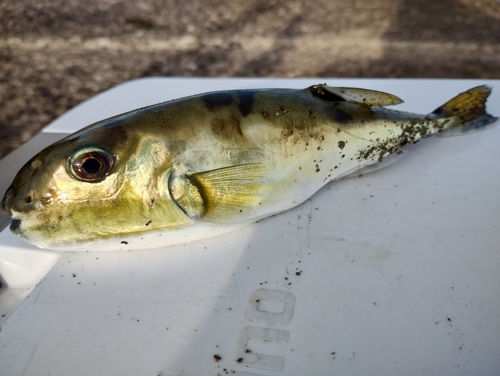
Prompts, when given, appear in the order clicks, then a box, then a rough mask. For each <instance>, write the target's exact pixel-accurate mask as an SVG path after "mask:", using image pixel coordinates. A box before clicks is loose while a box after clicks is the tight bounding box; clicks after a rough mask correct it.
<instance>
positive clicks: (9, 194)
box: [2, 188, 14, 217]
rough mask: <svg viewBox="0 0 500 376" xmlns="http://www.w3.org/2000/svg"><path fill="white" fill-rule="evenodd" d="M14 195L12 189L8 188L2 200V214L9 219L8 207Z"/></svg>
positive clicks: (9, 211)
mask: <svg viewBox="0 0 500 376" xmlns="http://www.w3.org/2000/svg"><path fill="white" fill-rule="evenodd" d="M13 196H14V194H13V193H12V189H11V188H9V189H8V190H7V192H5V195H4V196H3V199H2V212H3V213H4V214H5V215H8V216H9V217H12V211H11V210H10V205H11V201H12V197H13Z"/></svg>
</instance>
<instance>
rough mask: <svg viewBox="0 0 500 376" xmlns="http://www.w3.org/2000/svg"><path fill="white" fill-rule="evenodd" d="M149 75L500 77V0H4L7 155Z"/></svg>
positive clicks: (1, 51)
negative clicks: (73, 111)
mask: <svg viewBox="0 0 500 376" xmlns="http://www.w3.org/2000/svg"><path fill="white" fill-rule="evenodd" d="M149 76H210V77H214V76H215V77H217V76H224V77H228V76H235V77H236V76H239V77H320V76H321V77H421V78H429V77H432V78H495V79H500V1H498V0H351V1H344V0H316V1H307V2H306V1H305V0H304V1H299V0H286V1H281V0H254V1H251V0H245V1H243V0H232V1H221V0H203V1H202V0H163V1H161V0H136V1H125V0H37V1H29V0H0V157H2V156H5V155H6V154H7V153H8V152H9V151H11V150H12V149H14V148H16V147H18V146H19V145H20V144H22V143H23V142H26V141H27V140H28V139H29V138H31V137H32V136H33V135H34V134H35V133H36V132H38V131H39V130H40V129H41V128H42V127H43V126H45V125H46V124H47V123H49V122H50V121H51V120H53V119H54V118H56V117H57V116H59V115H61V114H62V113H64V112H65V111H67V110H68V109H70V108H71V107H73V106H75V105H77V104H78V103H80V102H81V101H83V100H85V99H87V98H89V97H91V96H93V95H95V94H97V93H99V92H101V91H103V90H106V89H108V88H110V87H112V86H115V85H117V84H119V83H121V82H124V81H127V80H130V79H134V78H139V77H149Z"/></svg>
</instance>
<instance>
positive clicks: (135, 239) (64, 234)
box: [2, 84, 497, 250]
mask: <svg viewBox="0 0 500 376" xmlns="http://www.w3.org/2000/svg"><path fill="white" fill-rule="evenodd" d="M489 94H490V88H488V87H486V86H479V87H476V88H473V89H470V90H468V91H466V92H464V93H462V94H459V95H458V96H456V97H455V98H453V99H451V100H450V101H448V102H447V103H445V104H444V105H442V106H441V107H438V108H437V109H436V110H435V111H433V112H431V113H430V114H428V115H418V114H412V113H407V112H401V111H394V110H391V109H387V108H386V106H391V105H396V104H399V103H401V102H402V100H401V99H399V98H398V97H396V96H394V95H391V94H387V93H383V92H379V91H373V90H367V89H358V88H346V87H330V86H327V85H326V84H325V85H314V86H311V87H308V88H306V89H303V90H293V89H260V90H236V91H220V92H211V93H205V94H200V95H195V96H191V97H187V98H181V99H177V100H172V101H168V102H164V103H160V104H156V105H152V106H149V107H144V108H140V109H137V110H134V111H131V112H127V113H125V114H122V115H118V116H114V117H111V118H109V119H106V120H102V121H99V122H97V123H94V124H92V125H89V126H88V127H85V128H83V129H82V130H80V131H78V132H76V133H74V134H72V135H70V136H68V137H66V138H64V139H62V140H61V141H58V142H56V143H54V144H53V145H51V146H49V147H47V148H46V149H45V150H43V151H41V152H40V153H39V154H38V155H36V156H35V157H33V158H32V159H31V160H30V161H29V162H28V163H26V165H25V166H24V167H23V168H22V169H21V170H20V171H19V173H18V174H17V176H16V178H15V179H14V181H13V183H12V185H11V186H10V188H9V189H8V190H7V192H6V193H5V197H4V198H3V201H2V210H3V212H4V213H6V214H7V215H9V216H11V217H12V218H13V220H12V223H11V226H10V229H11V231H12V232H13V233H14V234H16V235H18V236H20V237H21V238H23V239H25V240H26V241H28V242H30V243H33V244H35V245H37V246H38V247H41V248H53V249H57V248H61V249H81V250H87V249H93V250H94V249H104V250H107V249H120V248H121V247H123V244H128V247H129V248H151V247H159V246H167V245H173V244H180V243H187V242H191V241H195V240H202V239H205V238H209V237H213V236H216V235H220V234H223V233H227V232H229V231H232V230H235V229H237V228H241V227H243V226H245V225H247V224H249V223H252V222H255V221H257V220H260V219H262V218H265V217H268V216H271V215H274V214H276V213H279V212H282V211H285V210H288V209H290V208H293V207H295V206H297V205H299V204H301V203H302V202H304V201H305V200H307V199H308V198H309V197H311V196H312V195H313V194H314V193H315V192H316V191H318V190H319V189H320V188H321V187H323V186H324V185H325V184H327V183H329V182H330V181H332V180H336V179H339V178H342V177H345V176H350V175H358V174H363V173H366V172H369V171H372V170H375V169H378V168H380V167H383V166H385V165H387V164H389V163H391V162H393V161H395V160H396V159H397V158H398V157H399V156H400V155H401V154H402V151H404V147H405V145H408V144H412V143H415V142H417V141H418V140H420V139H422V138H426V137H430V136H432V135H435V134H440V135H455V134H462V133H467V132H469V131H474V130H476V129H479V128H483V127H485V126H486V125H488V124H490V123H492V122H494V121H495V120H497V118H494V117H492V116H491V115H489V114H487V113H486V111H485V102H486V99H487V97H488V96H489Z"/></svg>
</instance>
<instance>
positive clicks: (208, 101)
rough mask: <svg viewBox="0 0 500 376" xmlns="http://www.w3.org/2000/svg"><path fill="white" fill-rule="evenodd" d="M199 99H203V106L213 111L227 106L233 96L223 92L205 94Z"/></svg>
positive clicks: (231, 101)
mask: <svg viewBox="0 0 500 376" xmlns="http://www.w3.org/2000/svg"><path fill="white" fill-rule="evenodd" d="M201 99H203V102H205V106H207V108H208V109H209V110H210V111H214V110H215V109H217V108H219V107H226V106H229V105H231V104H232V103H233V96H232V95H231V94H229V93H225V92H220V93H209V94H205V95H203V96H202V97H201Z"/></svg>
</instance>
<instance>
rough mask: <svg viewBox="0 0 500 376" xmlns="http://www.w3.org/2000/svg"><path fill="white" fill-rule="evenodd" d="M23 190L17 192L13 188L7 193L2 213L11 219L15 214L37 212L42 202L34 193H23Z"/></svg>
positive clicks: (3, 201)
mask: <svg viewBox="0 0 500 376" xmlns="http://www.w3.org/2000/svg"><path fill="white" fill-rule="evenodd" d="M22 191H23V190H17V191H15V190H14V189H13V188H12V187H11V188H9V189H8V190H7V192H5V196H4V198H3V200H2V211H3V212H4V213H5V214H6V215H8V216H9V217H12V216H13V211H14V212H21V213H26V212H30V211H32V210H35V209H36V208H37V203H38V206H40V203H41V200H39V199H37V198H36V197H34V196H33V194H32V193H25V192H22Z"/></svg>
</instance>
